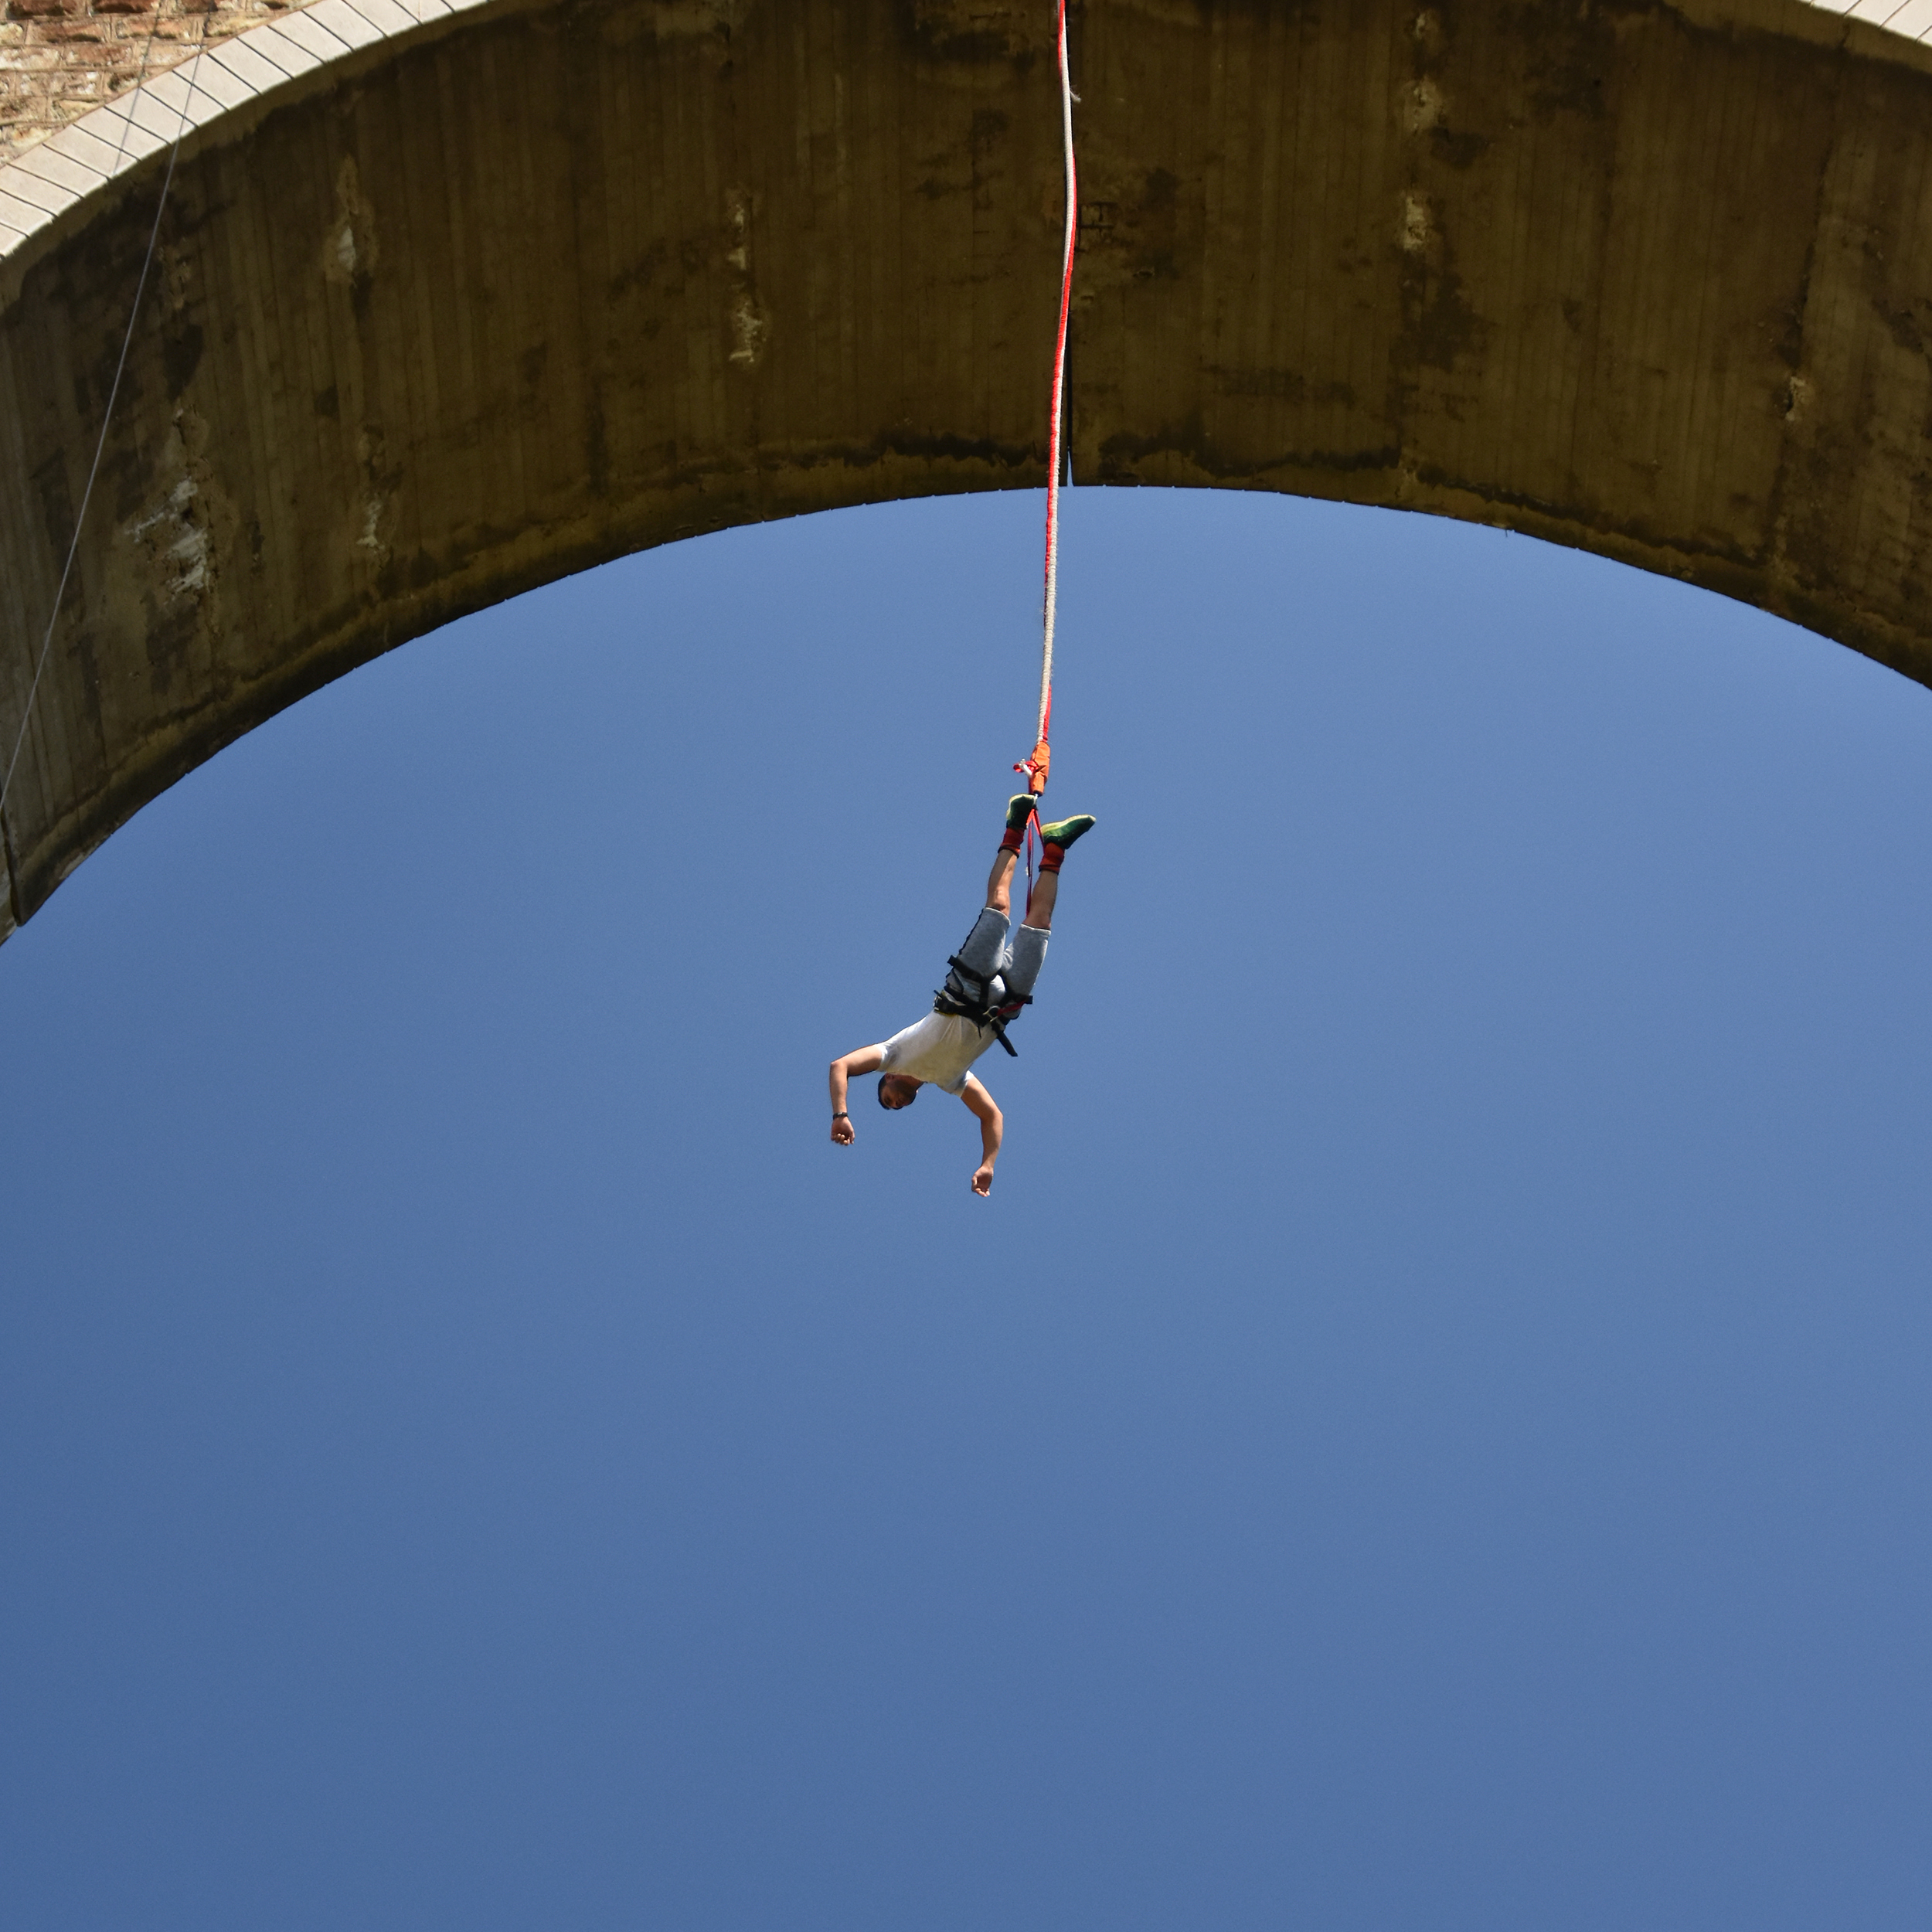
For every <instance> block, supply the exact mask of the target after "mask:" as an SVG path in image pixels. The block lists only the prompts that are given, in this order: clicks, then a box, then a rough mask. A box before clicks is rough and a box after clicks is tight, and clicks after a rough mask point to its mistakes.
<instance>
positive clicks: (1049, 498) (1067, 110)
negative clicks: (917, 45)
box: [1039, 0, 1080, 743]
mask: <svg viewBox="0 0 1932 1932" xmlns="http://www.w3.org/2000/svg"><path fill="white" fill-rule="evenodd" d="M1060 128H1061V132H1062V134H1063V138H1064V140H1065V143H1066V247H1065V249H1064V250H1063V254H1062V258H1061V264H1060V330H1059V332H1058V334H1057V335H1056V336H1055V338H1054V341H1053V422H1052V428H1051V430H1050V432H1049V437H1048V442H1047V455H1048V468H1047V472H1046V614H1045V634H1044V636H1043V639H1042V641H1041V645H1040V665H1039V737H1040V740H1041V742H1042V743H1044V742H1045V741H1046V734H1047V727H1048V726H1049V725H1050V724H1051V723H1053V618H1054V615H1055V608H1056V604H1057V602H1058V594H1059V589H1060V468H1061V457H1060V444H1061V423H1062V421H1063V417H1064V415H1065V410H1066V312H1067V308H1068V306H1069V304H1070V302H1071V301H1072V299H1073V240H1074V236H1075V234H1076V233H1077V227H1078V223H1079V219H1080V184H1079V182H1078V179H1077V177H1076V175H1075V174H1074V172H1073V78H1072V76H1071V73H1070V71H1069V70H1068V67H1067V63H1066V0H1060Z"/></svg>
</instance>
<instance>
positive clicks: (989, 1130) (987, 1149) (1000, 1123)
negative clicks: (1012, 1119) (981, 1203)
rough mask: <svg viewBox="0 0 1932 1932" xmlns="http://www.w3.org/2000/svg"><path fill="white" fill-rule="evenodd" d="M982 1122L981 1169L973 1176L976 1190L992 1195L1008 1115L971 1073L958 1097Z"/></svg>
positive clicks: (974, 1189)
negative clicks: (994, 1165) (994, 1174)
mask: <svg viewBox="0 0 1932 1932" xmlns="http://www.w3.org/2000/svg"><path fill="white" fill-rule="evenodd" d="M960 1098H961V1100H964V1102H965V1103H966V1104H967V1106H968V1108H969V1109H970V1110H971V1111H972V1113H973V1114H974V1115H975V1117H977V1119H978V1121H979V1147H980V1162H979V1168H978V1172H976V1173H975V1175H974V1176H973V1192H975V1194H990V1193H992V1191H993V1163H994V1162H995V1161H996V1160H998V1158H999V1143H1000V1138H1001V1137H1002V1135H1003V1134H1005V1131H1006V1117H1005V1115H1004V1114H1002V1113H1001V1112H1000V1111H999V1107H998V1103H997V1102H996V1101H995V1100H994V1098H993V1097H992V1094H989V1093H988V1092H987V1090H985V1087H982V1086H981V1085H980V1083H979V1082H978V1080H975V1078H974V1077H973V1076H972V1075H971V1073H968V1075H967V1076H966V1087H965V1090H964V1092H963V1093H962V1094H961V1095H960Z"/></svg>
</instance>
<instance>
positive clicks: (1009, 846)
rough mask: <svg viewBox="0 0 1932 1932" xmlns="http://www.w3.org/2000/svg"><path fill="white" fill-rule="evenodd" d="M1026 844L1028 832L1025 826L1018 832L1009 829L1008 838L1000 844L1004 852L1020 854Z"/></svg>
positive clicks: (1003, 839)
mask: <svg viewBox="0 0 1932 1932" xmlns="http://www.w3.org/2000/svg"><path fill="white" fill-rule="evenodd" d="M1025 844H1026V828H1025V827H1024V826H1022V828H1020V829H1019V831H1018V832H1014V831H1012V830H1011V829H1009V831H1008V832H1007V834H1006V836H1005V838H1002V840H1001V841H1000V842H999V849H1000V850H1001V851H1002V852H1018V851H1019V849H1020V847H1021V846H1022V845H1025Z"/></svg>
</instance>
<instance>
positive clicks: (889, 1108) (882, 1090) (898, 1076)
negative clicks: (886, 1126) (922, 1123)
mask: <svg viewBox="0 0 1932 1932" xmlns="http://www.w3.org/2000/svg"><path fill="white" fill-rule="evenodd" d="M888 1080H912V1076H911V1075H910V1073H881V1074H880V1075H879V1105H880V1106H881V1107H883V1108H884V1109H885V1110H886V1112H887V1113H888V1114H896V1113H897V1112H898V1111H899V1109H898V1108H897V1107H894V1106H893V1104H892V1102H891V1101H890V1100H887V1099H886V1082H887V1081H888ZM918 1098H919V1083H918V1081H917V1080H913V1094H912V1100H908V1101H907V1102H906V1105H907V1106H908V1107H910V1106H911V1105H912V1104H913V1100H917V1099H918Z"/></svg>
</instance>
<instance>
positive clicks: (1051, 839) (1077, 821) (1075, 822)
mask: <svg viewBox="0 0 1932 1932" xmlns="http://www.w3.org/2000/svg"><path fill="white" fill-rule="evenodd" d="M1093 829H1094V821H1093V819H1092V818H1090V816H1089V815H1087V813H1085V812H1082V813H1080V815H1079V816H1078V817H1077V818H1056V819H1055V820H1054V821H1053V823H1052V824H1051V825H1042V826H1041V827H1040V828H1039V835H1040V836H1041V838H1044V839H1045V840H1046V842H1047V843H1048V844H1049V845H1057V846H1059V847H1060V850H1061V851H1062V852H1064V851H1066V849H1067V847H1068V846H1069V845H1071V844H1073V841H1074V840H1075V839H1076V838H1084V837H1085V836H1086V835H1087V833H1089V832H1091V831H1092V830H1093Z"/></svg>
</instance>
